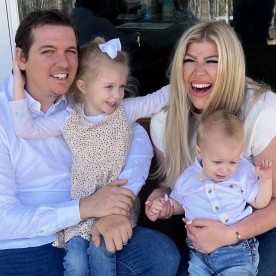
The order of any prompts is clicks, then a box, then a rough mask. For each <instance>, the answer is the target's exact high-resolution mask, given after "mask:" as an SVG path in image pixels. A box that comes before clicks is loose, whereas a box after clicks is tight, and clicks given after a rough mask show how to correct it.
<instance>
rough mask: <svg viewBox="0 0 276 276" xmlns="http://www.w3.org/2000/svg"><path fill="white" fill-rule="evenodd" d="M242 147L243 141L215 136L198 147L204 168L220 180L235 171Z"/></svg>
mask: <svg viewBox="0 0 276 276" xmlns="http://www.w3.org/2000/svg"><path fill="white" fill-rule="evenodd" d="M242 149H243V142H242V141H241V142H239V141H234V140H233V139H231V138H227V137H224V138H223V139H222V137H214V136H213V137H210V138H209V139H208V140H207V141H204V142H203V143H202V145H200V146H198V147H197V153H198V155H199V157H200V158H201V160H202V166H203V170H204V172H205V174H206V175H207V177H208V178H210V179H212V180H214V181H215V182H220V181H224V180H226V179H228V178H229V177H231V176H232V175H233V174H234V173H235V171H236V169H237V166H238V163H239V160H240V155H241V153H242Z"/></svg>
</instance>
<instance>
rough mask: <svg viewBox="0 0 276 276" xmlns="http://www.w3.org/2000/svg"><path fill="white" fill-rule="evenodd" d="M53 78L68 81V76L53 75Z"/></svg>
mask: <svg viewBox="0 0 276 276" xmlns="http://www.w3.org/2000/svg"><path fill="white" fill-rule="evenodd" d="M52 77H54V78H56V79H60V80H64V79H66V77H67V74H54V75H52Z"/></svg>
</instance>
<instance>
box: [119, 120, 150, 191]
mask: <svg viewBox="0 0 276 276" xmlns="http://www.w3.org/2000/svg"><path fill="white" fill-rule="evenodd" d="M132 131H133V138H132V142H131V146H130V149H129V153H128V156H127V159H126V162H125V166H124V168H123V171H122V172H121V174H120V175H119V177H118V178H119V179H128V183H127V184H126V185H124V186H123V187H125V188H127V189H129V190H131V191H132V192H133V193H134V194H135V195H137V194H138V193H139V192H140V190H141V188H142V186H143V185H144V184H145V181H146V179H147V177H148V175H149V170H150V165H151V159H152V157H153V149H152V145H151V142H150V139H149V136H148V134H147V132H146V130H145V129H144V128H143V127H142V126H140V125H139V124H137V123H133V124H132Z"/></svg>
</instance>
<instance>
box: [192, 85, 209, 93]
mask: <svg viewBox="0 0 276 276" xmlns="http://www.w3.org/2000/svg"><path fill="white" fill-rule="evenodd" d="M191 86H192V90H193V92H194V93H206V92H208V91H209V90H210V89H211V87H212V84H207V83H192V84H191Z"/></svg>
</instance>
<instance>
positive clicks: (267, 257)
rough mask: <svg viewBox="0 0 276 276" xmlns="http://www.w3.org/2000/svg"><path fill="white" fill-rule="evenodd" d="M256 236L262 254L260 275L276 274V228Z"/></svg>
mask: <svg viewBox="0 0 276 276" xmlns="http://www.w3.org/2000/svg"><path fill="white" fill-rule="evenodd" d="M256 238H257V239H258V241H259V254H260V263H259V266H258V276H276V228H274V229H272V230H270V231H268V232H266V233H264V234H262V235H259V236H257V237H256Z"/></svg>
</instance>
